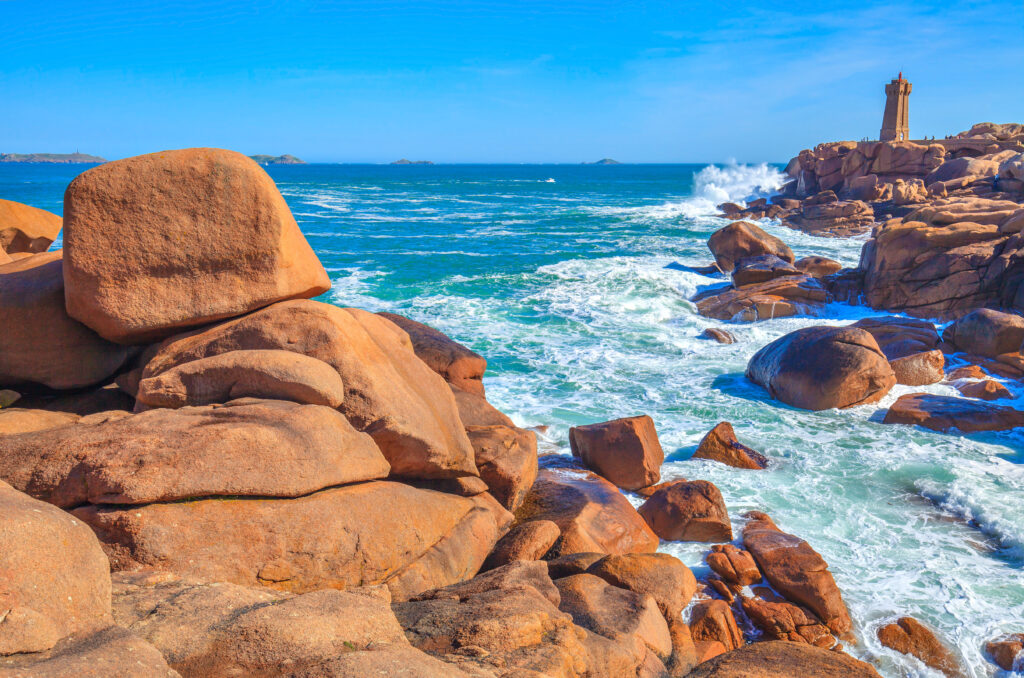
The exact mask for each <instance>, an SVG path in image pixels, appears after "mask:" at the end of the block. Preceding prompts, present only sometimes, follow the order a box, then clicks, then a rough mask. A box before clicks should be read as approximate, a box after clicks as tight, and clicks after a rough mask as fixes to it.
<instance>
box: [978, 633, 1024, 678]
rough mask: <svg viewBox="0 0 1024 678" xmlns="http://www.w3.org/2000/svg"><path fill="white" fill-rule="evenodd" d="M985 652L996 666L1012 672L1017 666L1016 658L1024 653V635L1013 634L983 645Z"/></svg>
mask: <svg viewBox="0 0 1024 678" xmlns="http://www.w3.org/2000/svg"><path fill="white" fill-rule="evenodd" d="M985 652H986V653H987V654H988V655H989V656H990V657H992V660H993V661H994V662H995V663H996V665H997V666H999V667H1000V668H1002V669H1004V670H1006V671H1013V670H1014V669H1015V668H1016V666H1017V657H1019V656H1021V653H1022V652H1024V633H1015V634H1011V635H1008V636H1004V637H1002V638H997V639H996V640H991V641H989V642H987V643H985Z"/></svg>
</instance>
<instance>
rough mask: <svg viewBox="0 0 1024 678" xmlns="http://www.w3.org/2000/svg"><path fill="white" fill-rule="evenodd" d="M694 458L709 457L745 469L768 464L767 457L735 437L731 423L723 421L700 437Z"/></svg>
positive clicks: (758, 467)
mask: <svg viewBox="0 0 1024 678" xmlns="http://www.w3.org/2000/svg"><path fill="white" fill-rule="evenodd" d="M693 458H694V459H711V460H712V461H717V462H721V463H723V464H726V465H727V466H735V467H736V468H746V469H763V468H765V467H767V466H768V459H767V458H766V457H765V456H764V455H763V454H761V453H760V452H757V451H756V450H753V449H751V448H749V447H747V446H746V445H744V444H743V443H741V442H740V441H739V440H737V439H736V432H735V431H733V429H732V424H730V423H729V422H727V421H723V422H721V423H719V424H717V425H716V426H715V427H714V428H713V429H711V430H710V431H708V432H707V434H706V435H705V436H704V437H703V438H702V439H701V441H700V444H699V445H697V450H696V451H695V452H694V453H693Z"/></svg>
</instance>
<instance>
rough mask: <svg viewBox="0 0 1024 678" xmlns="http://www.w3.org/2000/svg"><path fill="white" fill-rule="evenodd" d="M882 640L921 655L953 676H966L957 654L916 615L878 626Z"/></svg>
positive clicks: (889, 646)
mask: <svg viewBox="0 0 1024 678" xmlns="http://www.w3.org/2000/svg"><path fill="white" fill-rule="evenodd" d="M878 641H879V642H880V643H882V645H885V646H886V647H888V648H891V649H893V650H896V651H897V652H900V653H902V654H909V655H911V656H913V657H917V658H918V659H920V660H921V661H922V662H924V663H925V665H927V666H930V667H931V668H933V669H935V670H936V671H941V672H942V673H943V674H945V675H946V676H948V677H949V678H963V675H964V673H963V669H962V668H961V667H960V662H959V661H957V658H956V656H955V655H953V653H952V652H950V651H949V648H947V647H946V646H945V645H943V644H942V643H941V642H940V641H939V639H938V638H936V637H935V634H934V633H932V631H931V630H930V629H929V628H928V627H926V626H925V625H924V624H922V623H921V622H919V621H917V620H916V619H914V618H913V617H900V618H899V619H897V620H896V621H895V622H893V623H891V624H886V625H885V626H883V627H882V628H880V629H878Z"/></svg>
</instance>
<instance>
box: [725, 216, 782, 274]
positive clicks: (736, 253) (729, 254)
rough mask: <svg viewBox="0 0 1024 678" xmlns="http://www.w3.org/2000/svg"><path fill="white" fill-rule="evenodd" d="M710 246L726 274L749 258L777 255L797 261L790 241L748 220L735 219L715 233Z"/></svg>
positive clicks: (780, 257)
mask: <svg viewBox="0 0 1024 678" xmlns="http://www.w3.org/2000/svg"><path fill="white" fill-rule="evenodd" d="M708 249H710V250H711V253H712V254H713V255H715V263H717V264H718V267H719V268H720V269H722V270H723V271H725V272H726V273H728V272H730V271H732V270H733V269H734V268H735V267H736V262H738V261H739V260H740V259H743V258H746V257H757V256H761V255H764V254H773V255H775V256H776V257H778V258H779V259H782V260H783V261H785V262H787V263H790V264H792V263H793V261H794V257H793V250H791V249H789V246H788V245H786V243H784V242H782V241H781V240H779V239H778V238H776V237H775V236H774V235H769V234H768V233H766V232H765V231H764V230H762V229H760V228H758V227H757V226H755V225H754V224H751V223H750V222H747V221H736V222H733V223H731V224H729V225H728V226H726V227H725V228H720V229H718V230H717V231H715V232H714V233H712V234H711V237H710V238H709V239H708Z"/></svg>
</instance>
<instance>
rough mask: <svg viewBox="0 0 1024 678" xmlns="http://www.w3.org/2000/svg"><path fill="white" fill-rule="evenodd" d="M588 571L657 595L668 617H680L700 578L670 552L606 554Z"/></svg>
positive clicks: (641, 592) (657, 600)
mask: <svg viewBox="0 0 1024 678" xmlns="http://www.w3.org/2000/svg"><path fill="white" fill-rule="evenodd" d="M586 573H587V574H592V575H594V576H595V577H600V578H601V579H604V580H605V581H606V582H608V583H609V584H612V585H613V586H618V587H619V588H623V589H628V590H630V591H633V592H634V593H638V594H641V595H643V594H647V595H650V596H651V597H652V598H654V601H655V602H656V603H657V604H658V608H659V609H660V610H661V614H662V615H663V616H664V617H665V618H666V619H667V620H672V619H679V618H680V615H682V613H683V610H684V609H685V608H686V606H687V605H689V604H690V600H691V599H692V598H693V595H694V593H695V592H696V591H697V580H696V578H695V577H694V576H693V572H691V571H690V568H688V567H687V566H686V565H684V564H683V563H682V561H680V560H679V559H678V558H676V557H675V556H671V555H669V554H667V553H626V554H620V555H613V556H605V557H603V558H601V559H600V560H597V561H596V562H594V563H593V564H592V565H590V566H589V567H588V568H586Z"/></svg>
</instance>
